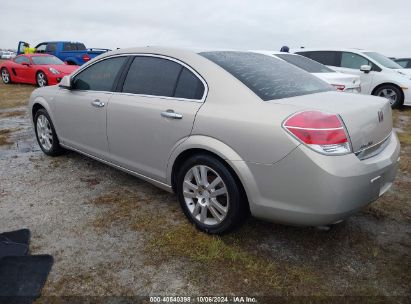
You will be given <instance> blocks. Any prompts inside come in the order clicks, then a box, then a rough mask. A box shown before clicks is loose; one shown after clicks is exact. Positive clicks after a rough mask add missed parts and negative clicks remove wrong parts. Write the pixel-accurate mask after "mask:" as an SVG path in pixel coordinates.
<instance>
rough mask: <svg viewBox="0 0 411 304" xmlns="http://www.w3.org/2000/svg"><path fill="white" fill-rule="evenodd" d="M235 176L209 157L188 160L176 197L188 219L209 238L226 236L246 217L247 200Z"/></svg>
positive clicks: (195, 157) (202, 155) (183, 168)
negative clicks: (220, 235)
mask: <svg viewBox="0 0 411 304" xmlns="http://www.w3.org/2000/svg"><path fill="white" fill-rule="evenodd" d="M241 194H242V193H241V188H240V187H239V185H238V183H237V181H236V179H235V177H234V176H233V174H232V173H231V172H230V171H229V170H228V169H227V167H226V166H225V164H223V163H222V162H221V161H220V160H218V159H217V158H214V157H212V156H209V155H207V154H201V155H195V156H193V157H191V158H189V159H188V160H187V161H186V162H185V163H184V164H183V165H182V167H181V169H180V171H179V174H178V178H177V195H178V198H179V201H180V205H181V207H182V209H183V211H184V214H185V215H186V216H187V218H188V219H189V220H190V221H191V222H192V223H194V224H195V225H196V227H197V228H198V229H200V230H202V231H204V232H207V233H210V234H220V233H224V232H227V231H229V230H231V229H233V228H234V227H235V226H237V225H238V224H239V223H240V222H241V220H242V219H243V218H244V215H245V212H246V211H245V210H246V209H245V208H244V206H245V202H244V197H243V196H242V195H241Z"/></svg>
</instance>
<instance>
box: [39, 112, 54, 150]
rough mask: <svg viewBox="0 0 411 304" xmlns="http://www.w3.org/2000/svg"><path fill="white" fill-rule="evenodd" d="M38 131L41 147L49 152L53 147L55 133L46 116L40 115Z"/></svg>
mask: <svg viewBox="0 0 411 304" xmlns="http://www.w3.org/2000/svg"><path fill="white" fill-rule="evenodd" d="M36 130H37V137H38V139H39V143H40V145H41V146H42V147H43V149H45V150H46V151H49V150H50V149H51V147H52V146H53V131H52V129H51V125H50V122H49V120H48V119H47V117H46V116H44V115H40V116H39V117H38V118H37V124H36Z"/></svg>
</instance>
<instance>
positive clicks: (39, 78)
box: [36, 71, 49, 87]
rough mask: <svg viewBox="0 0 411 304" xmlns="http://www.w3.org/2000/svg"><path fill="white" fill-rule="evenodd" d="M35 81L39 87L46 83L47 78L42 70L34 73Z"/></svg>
mask: <svg viewBox="0 0 411 304" xmlns="http://www.w3.org/2000/svg"><path fill="white" fill-rule="evenodd" d="M36 83H37V85H38V86H39V87H45V86H47V85H48V83H49V82H48V79H47V76H46V74H44V72H42V71H40V72H37V74H36Z"/></svg>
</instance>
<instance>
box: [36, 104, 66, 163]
mask: <svg viewBox="0 0 411 304" xmlns="http://www.w3.org/2000/svg"><path fill="white" fill-rule="evenodd" d="M34 126H35V128H34V129H35V133H36V138H37V142H38V144H39V146H40V148H41V150H42V151H43V152H44V153H45V154H46V155H49V156H58V155H61V154H62V153H63V152H64V149H63V148H62V147H61V146H60V143H59V140H58V138H57V134H56V131H55V129H54V126H53V123H52V122H51V119H50V116H49V114H48V113H47V111H46V110H45V109H40V110H38V111H37V112H36V115H35V116H34Z"/></svg>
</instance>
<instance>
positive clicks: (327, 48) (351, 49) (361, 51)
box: [292, 47, 373, 53]
mask: <svg viewBox="0 0 411 304" xmlns="http://www.w3.org/2000/svg"><path fill="white" fill-rule="evenodd" d="M314 51H337V52H338V51H339V52H356V53H364V52H373V51H371V50H366V49H360V48H338V47H324V48H300V49H292V52H293V53H295V52H314Z"/></svg>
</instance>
